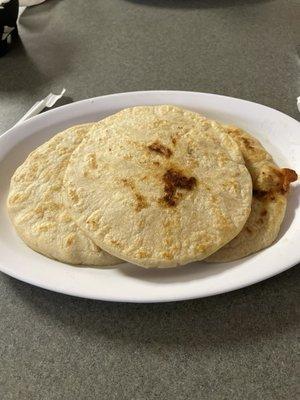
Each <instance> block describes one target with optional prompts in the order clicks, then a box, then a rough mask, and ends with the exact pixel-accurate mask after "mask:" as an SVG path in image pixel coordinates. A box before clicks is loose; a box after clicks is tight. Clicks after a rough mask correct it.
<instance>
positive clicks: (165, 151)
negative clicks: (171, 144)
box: [148, 140, 173, 158]
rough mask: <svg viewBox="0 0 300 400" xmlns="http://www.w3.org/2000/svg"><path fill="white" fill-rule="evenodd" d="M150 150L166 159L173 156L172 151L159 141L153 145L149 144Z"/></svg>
mask: <svg viewBox="0 0 300 400" xmlns="http://www.w3.org/2000/svg"><path fill="white" fill-rule="evenodd" d="M148 149H149V150H150V151H154V152H155V153H158V154H160V155H162V156H165V157H166V158H170V157H171V155H172V154H173V153H172V150H170V149H169V148H168V147H167V146H165V145H164V144H162V143H160V142H159V141H158V140H156V141H155V142H153V143H152V144H149V146H148Z"/></svg>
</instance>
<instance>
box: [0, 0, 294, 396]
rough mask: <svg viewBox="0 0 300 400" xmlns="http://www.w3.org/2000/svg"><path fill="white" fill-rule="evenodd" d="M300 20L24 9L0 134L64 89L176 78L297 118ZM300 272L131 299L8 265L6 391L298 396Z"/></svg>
mask: <svg viewBox="0 0 300 400" xmlns="http://www.w3.org/2000/svg"><path fill="white" fill-rule="evenodd" d="M298 4H299V3H298ZM299 17H300V15H299V7H297V1H287V0H277V1H276V0H274V1H272V0H270V1H268V0H240V1H239V0H206V1H205V0H202V1H201V0H198V1H189V0H186V1H176V0H173V1H171V0H170V1H166V0H160V1H159V0H157V1H154V0H153V1H151V0H144V1H138V0H127V1H126V0H110V1H105V0H102V1H97V0H94V1H92V0H90V1H82V0H81V1H80V0H61V1H59V0H49V1H47V2H46V3H45V4H43V5H40V6H38V7H34V8H30V9H27V10H26V11H25V13H24V14H23V16H22V19H21V20H20V25H19V32H20V37H21V41H20V42H19V43H16V45H15V46H14V47H15V48H14V49H13V50H12V51H11V52H10V53H9V54H7V55H6V56H5V57H3V58H2V59H0V132H4V131H5V130H6V129H8V128H9V127H10V126H11V125H12V124H13V123H14V122H16V121H17V120H18V119H19V118H20V117H21V116H22V114H23V113H24V112H25V111H26V110H27V109H28V108H29V107H30V106H31V105H32V104H33V103H34V102H35V101H36V100H37V99H39V98H41V97H43V96H45V95H46V94H47V93H49V92H50V91H55V90H59V89H60V88H62V87H63V86H64V87H66V88H67V90H68V92H67V93H68V97H67V98H66V99H64V101H63V102H70V101H76V100H80V99H84V98H87V97H93V96H98V95H102V94H108V93H114V92H123V91H132V90H143V89H180V90H193V91H201V92H211V93H219V94H225V95H228V96H234V97H240V98H244V99H248V100H252V101H256V102H259V103H262V104H266V105H268V106H271V107H274V108H276V109H278V110H281V111H283V112H285V113H287V114H289V115H290V116H292V117H294V118H298V116H299V114H298V112H297V109H296V101H295V99H296V96H297V95H299V94H300V91H299V80H298V78H299V68H298V66H297V65H298V64H297V63H299V58H298V55H297V44H299V33H300V32H299V26H297V20H298V22H299ZM298 25H299V24H298ZM298 49H299V47H298ZM297 80H298V85H297ZM63 102H61V103H60V104H62V103H63ZM1 172H2V171H1ZM298 283H299V270H297V269H296V268H293V269H291V270H289V271H287V272H285V273H283V274H281V275H279V276H276V277H274V278H272V279H269V280H267V281H265V282H262V283H259V284H256V285H254V286H251V287H248V288H245V289H242V290H238V291H236V292H232V293H227V294H223V295H220V296H217V297H212V298H207V299H200V300H195V301H187V302H181V303H169V304H154V305H137V304H113V303H105V302H94V301H89V300H83V299H77V298H72V297H68V296H64V295H60V294H56V293H51V292H48V291H46V290H42V289H39V288H36V287H32V286H30V285H27V284H24V283H22V282H18V281H16V280H14V279H12V278H9V277H7V276H5V275H3V274H0V398H1V400H9V399H13V400H16V399H18V400H19V399H20V400H23V399H24V400H25V399H26V400H29V399H30V400H35V399H42V400H50V399H53V400H54V399H55V400H56V399H70V400H71V399H72V400H73V399H101V400H102V399H103V400H105V399H191V400H193V399H204V400H205V399H212V400H218V399H222V400H223V399H224V400H225V399H243V400H244V399H251V400H252V399H253V400H255V399H264V400H268V399H270V400H271V399H272V400H274V399H276V400H277V399H279V400H283V399H287V400H290V399H295V398H296V392H297V383H296V378H297V370H296V358H297V356H296V353H297V350H299V346H298V345H297V339H296V332H297V328H299V315H298V314H297V309H296V300H297V285H298ZM298 372H299V370H298ZM298 388H299V386H298Z"/></svg>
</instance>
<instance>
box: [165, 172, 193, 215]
mask: <svg viewBox="0 0 300 400" xmlns="http://www.w3.org/2000/svg"><path fill="white" fill-rule="evenodd" d="M162 179H163V182H164V191H165V195H164V196H163V198H162V199H160V200H161V201H163V202H164V204H165V205H167V206H168V207H174V206H176V205H177V203H178V201H179V199H180V198H181V197H182V193H177V190H178V189H184V190H188V191H191V190H193V189H194V188H195V186H196V184H197V180H196V178H195V177H193V176H191V177H189V178H188V177H186V176H185V175H184V174H183V172H182V171H180V170H179V169H175V168H170V169H168V170H167V171H166V172H165V173H164V175H163V177H162Z"/></svg>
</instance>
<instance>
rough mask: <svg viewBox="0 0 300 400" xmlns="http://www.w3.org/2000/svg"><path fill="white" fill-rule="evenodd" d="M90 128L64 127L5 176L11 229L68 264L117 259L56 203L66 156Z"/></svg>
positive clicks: (114, 261) (27, 241)
mask: <svg viewBox="0 0 300 400" xmlns="http://www.w3.org/2000/svg"><path fill="white" fill-rule="evenodd" d="M91 127H92V124H86V125H80V126H75V127H72V128H69V129H67V130H66V131H64V132H61V133H59V134H57V135H56V136H54V137H53V138H52V139H51V140H49V141H48V142H46V143H44V144H43V145H42V146H40V147H38V148H37V149H36V150H34V151H33V152H32V153H31V154H30V155H29V156H28V158H27V159H26V160H25V162H24V163H23V164H22V165H21V166H20V167H19V168H18V169H17V170H16V172H15V173H14V175H13V177H12V179H11V185H10V191H9V195H8V199H7V208H8V212H9V216H10V219H11V221H12V223H13V225H14V227H15V229H16V231H17V233H18V234H19V236H20V237H21V238H22V240H23V241H24V242H25V243H26V244H27V245H28V246H29V247H31V248H32V249H33V250H35V251H37V252H39V253H42V254H44V255H46V256H47V257H50V258H54V259H56V260H59V261H63V262H66V263H70V264H89V265H111V264H117V263H119V262H120V260H117V259H116V258H115V257H113V256H111V255H109V254H107V253H106V252H104V251H102V250H101V249H100V248H99V247H98V246H96V245H95V244H94V243H93V242H92V241H91V240H90V239H89V238H88V237H87V236H86V235H85V234H84V233H83V232H82V231H81V230H80V229H79V228H78V227H77V225H76V224H75V222H73V220H72V219H71V216H70V214H69V212H68V211H67V210H66V208H65V207H64V205H63V203H62V194H61V190H62V183H63V176H64V173H65V169H66V166H67V164H68V161H69V158H70V155H71V154H72V152H73V151H74V149H75V148H76V147H77V146H78V145H79V144H80V142H81V141H82V139H83V138H84V137H85V136H86V134H87V133H88V131H89V130H90V128H91Z"/></svg>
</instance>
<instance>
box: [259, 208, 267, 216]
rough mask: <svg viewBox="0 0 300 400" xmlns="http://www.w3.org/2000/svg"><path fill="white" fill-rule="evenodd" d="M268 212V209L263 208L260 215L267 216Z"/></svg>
mask: <svg viewBox="0 0 300 400" xmlns="http://www.w3.org/2000/svg"><path fill="white" fill-rule="evenodd" d="M267 214H268V211H267V210H262V212H261V213H260V215H261V216H262V217H265V216H266V215H267Z"/></svg>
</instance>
